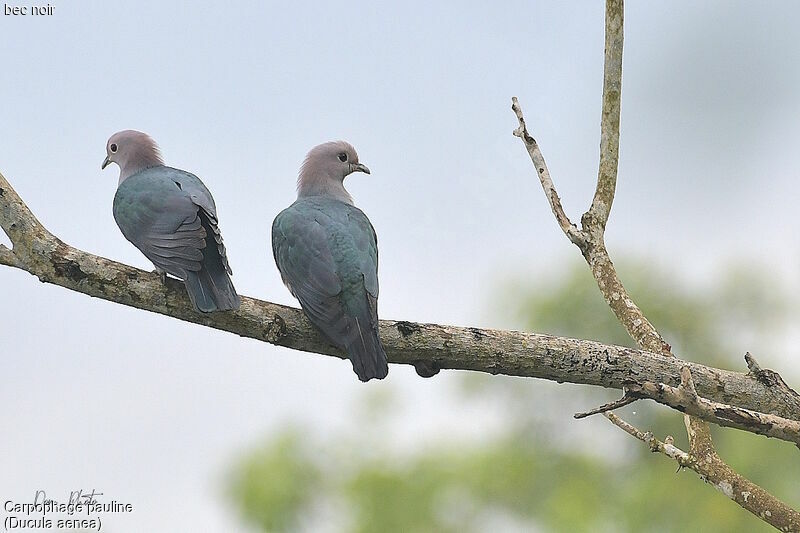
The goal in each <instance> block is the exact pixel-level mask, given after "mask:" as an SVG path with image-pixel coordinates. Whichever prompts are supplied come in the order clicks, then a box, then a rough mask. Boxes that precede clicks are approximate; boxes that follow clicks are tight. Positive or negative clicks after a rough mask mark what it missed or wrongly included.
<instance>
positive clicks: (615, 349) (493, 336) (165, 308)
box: [0, 174, 800, 419]
mask: <svg viewBox="0 0 800 533" xmlns="http://www.w3.org/2000/svg"><path fill="white" fill-rule="evenodd" d="M0 191H2V193H0V227H2V228H3V229H4V230H6V232H8V233H9V236H11V238H12V242H14V245H15V249H14V252H13V253H14V254H15V257H19V259H15V261H14V262H15V264H14V265H13V266H15V267H17V268H20V269H22V270H24V271H26V272H29V273H31V274H33V275H34V276H36V277H37V278H39V279H40V280H41V281H43V282H46V283H52V284H55V285H59V286H61V287H65V288H67V289H70V290H73V291H77V292H80V293H83V294H87V295H89V296H93V297H96V298H101V299H104V300H108V301H111V302H116V303H120V304H123V305H128V306H131V307H135V308H138V309H143V310H146V311H151V312H154V313H159V314H162V315H166V316H171V317H173V318H177V319H179V320H184V321H187V322H192V323H195V324H200V325H203V326H207V327H210V328H215V329H218V330H222V331H227V332H230V333H235V334H236V335H239V336H242V337H248V338H252V339H257V340H260V341H263V342H268V343H272V344H276V345H278V346H284V347H287V348H292V349H295V350H302V351H306V352H312V353H318V354H322V355H331V356H335V357H339V358H345V355H344V354H343V353H341V352H339V351H338V350H337V349H336V348H335V347H333V346H331V345H330V344H328V343H327V342H326V341H325V340H324V339H323V338H322V336H321V335H320V334H319V332H317V330H316V329H315V328H314V327H313V326H312V325H311V323H310V322H309V321H308V320H307V319H306V317H305V315H304V314H303V312H302V311H301V310H299V309H295V308H292V307H287V306H283V305H278V304H275V303H271V302H265V301H262V300H257V299H255V298H249V297H243V298H242V305H241V308H240V309H239V310H237V311H234V312H225V313H211V314H203V313H198V312H197V311H195V310H194V309H193V307H192V305H191V302H190V301H189V299H188V297H187V296H186V291H185V289H184V287H183V284H182V283H181V282H180V281H178V280H174V279H171V278H168V279H167V282H166V284H162V283H161V280H160V278H159V276H158V274H155V273H153V272H146V271H144V270H139V269H137V268H133V267H130V266H127V265H124V264H122V263H118V262H116V261H112V260H110V259H106V258H104V257H99V256H96V255H92V254H90V253H87V252H84V251H81V250H78V249H77V248H73V247H71V246H69V245H67V244H65V243H63V242H62V241H61V240H59V239H58V238H56V237H55V236H53V235H52V234H51V233H50V232H48V231H47V230H46V229H45V228H44V227H42V226H41V224H39V222H38V221H37V220H36V219H35V217H34V216H33V214H32V213H31V212H30V210H29V209H28V208H27V206H25V204H24V202H23V201H22V199H21V198H20V197H19V196H18V195H17V193H16V191H14V189H13V188H12V187H11V185H10V184H9V183H8V182H7V181H6V179H5V177H3V175H2V174H0ZM12 226H15V227H14V228H12ZM19 227H24V228H28V231H30V232H31V233H30V234H27V233H23V232H19V231H16V229H17V228H19ZM9 252H10V251H9ZM380 334H381V339H382V340H383V342H384V345H385V347H386V352H387V355H388V356H389V361H390V362H392V363H401V364H410V365H414V366H415V367H418V368H420V367H427V368H442V369H458V370H473V371H477V372H487V373H490V374H505V375H511V376H525V377H537V378H542V379H548V380H551V381H557V382H560V383H563V382H569V383H579V384H584V385H598V386H602V387H606V388H613V389H620V390H621V389H623V388H624V387H626V386H629V385H631V384H643V383H644V382H647V381H649V382H653V383H666V384H670V385H674V386H677V385H678V384H679V383H680V371H681V368H682V367H683V366H684V365H688V366H689V368H690V369H691V371H692V375H693V376H694V380H695V383H696V387H697V390H698V391H699V393H700V394H702V395H703V396H704V397H706V398H710V399H713V400H714V401H717V402H720V403H725V404H731V405H736V406H739V407H743V408H746V409H751V410H754V411H759V412H762V413H770V414H774V415H777V416H782V417H786V418H794V419H800V398H798V400H797V401H791V400H789V401H787V398H786V396H785V394H784V393H783V391H782V390H780V389H777V391H776V389H775V387H773V386H772V385H770V384H769V383H765V382H763V381H761V380H760V379H758V378H757V376H756V375H754V374H753V373H752V372H749V373H740V372H731V371H728V370H722V369H717V368H712V367H708V366H704V365H699V364H694V363H687V362H684V361H681V360H679V359H677V358H672V359H666V358H664V357H661V356H660V355H658V354H656V353H652V352H648V351H645V350H634V349H631V348H625V347H621V346H613V345H607V344H601V343H598V342H594V341H589V340H577V339H569V338H564V337H554V336H550V335H541V334H536V333H526V332H519V331H501V330H491V329H479V328H465V327H456V326H445V325H438V324H424V323H416V322H406V321H395V320H382V321H381V323H380Z"/></svg>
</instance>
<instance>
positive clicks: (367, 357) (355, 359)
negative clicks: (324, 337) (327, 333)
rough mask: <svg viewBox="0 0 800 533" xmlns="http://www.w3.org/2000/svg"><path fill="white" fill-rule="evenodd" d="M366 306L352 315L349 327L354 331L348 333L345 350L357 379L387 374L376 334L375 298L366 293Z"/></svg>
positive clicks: (379, 340) (384, 359) (384, 356)
mask: <svg viewBox="0 0 800 533" xmlns="http://www.w3.org/2000/svg"><path fill="white" fill-rule="evenodd" d="M367 303H368V306H367V307H368V308H367V309H365V310H364V311H365V312H362V313H358V314H356V315H355V316H354V317H353V320H352V322H351V327H352V326H355V327H354V328H353V330H354V331H352V332H351V334H350V335H348V340H347V344H346V346H345V350H346V351H347V355H348V356H349V357H350V361H351V362H352V363H353V370H354V371H355V373H356V375H357V376H358V379H360V380H361V381H369V380H370V379H383V378H385V377H386V376H387V375H388V374H389V364H388V363H387V360H386V351H385V350H384V349H383V343H381V339H380V337H379V336H378V324H377V322H378V313H377V309H374V307H376V306H377V300H375V299H374V298H372V297H371V296H369V295H367Z"/></svg>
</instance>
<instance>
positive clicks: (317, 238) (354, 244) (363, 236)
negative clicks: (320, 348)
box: [272, 141, 389, 381]
mask: <svg viewBox="0 0 800 533" xmlns="http://www.w3.org/2000/svg"><path fill="white" fill-rule="evenodd" d="M353 172H365V173H367V174H369V173H370V172H369V169H368V168H367V167H366V166H364V165H363V164H361V163H359V162H358V154H356V151H355V149H354V148H353V147H352V146H351V145H350V144H348V143H346V142H344V141H335V142H329V143H325V144H321V145H319V146H317V147H315V148H313V149H312V150H311V151H310V152H309V153H308V156H306V160H305V162H304V163H303V166H302V167H301V168H300V175H299V177H298V179H297V201H296V202H294V203H293V204H292V205H291V206H289V207H287V208H286V209H284V210H283V211H281V212H280V214H278V216H277V217H275V221H274V222H273V224H272V251H273V254H274V256H275V263H276V264H277V265H278V270H280V273H281V278H282V279H283V282H284V283H285V284H286V286H287V287H288V288H289V291H290V292H291V293H292V295H294V297H295V298H297V299H298V300H299V301H300V306H301V307H302V308H303V311H305V313H306V315H307V316H308V318H309V320H311V323H312V324H314V325H315V326H316V327H317V328H318V329H319V330H321V331H322V333H323V334H324V335H325V337H326V338H327V339H328V340H329V341H330V342H331V343H332V344H333V345H335V346H337V347H338V348H339V349H341V350H343V351H345V352H347V355H348V356H349V358H350V361H351V362H352V364H353V370H354V371H355V373H356V374H357V375H358V379H360V380H361V381H369V380H370V379H373V378H374V379H383V378H385V377H386V375H387V374H388V372H389V365H388V364H387V361H386V352H385V351H384V349H383V344H381V340H380V338H379V336H378V242H377V237H376V236H375V229H374V228H373V227H372V224H370V221H369V219H368V218H367V216H366V215H365V214H364V213H363V212H362V211H361V210H360V209H358V208H357V207H355V206H354V205H353V199H352V197H351V196H350V195H349V194H348V193H347V191H346V190H345V188H344V179H345V177H347V176H348V175H349V174H351V173H353Z"/></svg>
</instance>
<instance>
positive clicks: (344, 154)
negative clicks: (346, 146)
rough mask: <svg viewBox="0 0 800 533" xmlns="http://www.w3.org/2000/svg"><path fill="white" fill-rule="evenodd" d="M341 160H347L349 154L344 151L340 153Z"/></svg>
mask: <svg viewBox="0 0 800 533" xmlns="http://www.w3.org/2000/svg"><path fill="white" fill-rule="evenodd" d="M339 161H341V162H342V163H344V162H345V161H347V154H346V153H344V152H342V153H341V154H339Z"/></svg>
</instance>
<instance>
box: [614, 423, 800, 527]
mask: <svg viewBox="0 0 800 533" xmlns="http://www.w3.org/2000/svg"><path fill="white" fill-rule="evenodd" d="M604 414H605V417H606V418H608V419H609V420H610V421H611V422H612V423H613V424H614V425H616V426H617V427H619V428H621V429H622V430H623V431H625V432H626V433H628V434H629V435H632V436H634V437H636V438H637V439H639V440H640V441H642V442H644V443H645V444H647V445H648V447H649V448H650V450H652V451H653V452H658V453H662V454H664V455H666V456H667V457H670V458H672V459H674V460H675V461H677V463H678V464H679V465H680V466H682V467H686V468H690V469H692V470H694V471H695V472H697V474H698V475H700V477H701V478H702V479H703V480H704V481H706V482H707V483H710V484H711V485H713V486H714V488H716V489H717V490H718V491H720V492H721V493H723V494H724V495H725V496H727V497H728V498H730V499H732V500H734V501H735V502H736V503H738V504H739V505H741V506H742V507H744V508H745V509H747V510H748V511H750V512H751V513H753V514H754V515H756V516H757V517H759V518H760V519H762V520H763V521H764V522H767V523H768V524H770V525H771V526H773V527H775V528H776V529H778V530H779V531H786V532H798V531H800V513H798V512H797V511H795V510H794V509H792V508H791V507H789V506H788V505H786V504H785V503H784V502H782V501H781V500H779V499H778V498H776V497H775V496H773V495H772V494H770V493H768V492H767V491H765V490H764V489H762V488H761V487H759V486H758V485H756V484H755V483H753V482H752V481H749V480H747V479H745V478H743V477H742V476H741V475H740V474H739V473H737V472H736V471H734V470H733V469H732V468H731V467H729V466H728V465H726V464H725V463H724V462H723V461H722V460H721V459H720V458H719V456H718V455H717V454H716V452H714V451H713V448H712V449H710V450H705V449H704V450H698V451H694V450H693V451H691V452H690V453H686V452H684V451H683V450H681V449H680V448H678V447H676V446H675V445H674V444H673V443H672V439H671V438H670V437H667V439H666V442H662V441H660V440H658V439H657V438H656V437H655V436H653V434H652V433H650V432H643V431H641V430H640V429H638V428H636V427H634V426H632V425H631V424H629V423H627V422H625V421H624V420H622V419H621V418H620V417H618V416H617V415H615V414H614V413H604ZM686 427H687V431H688V432H689V434H690V439H692V438H693V437H691V434H692V432H693V431H694V429H693V426H690V425H689V424H688V423H687V426H686ZM694 440H697V439H694Z"/></svg>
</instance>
